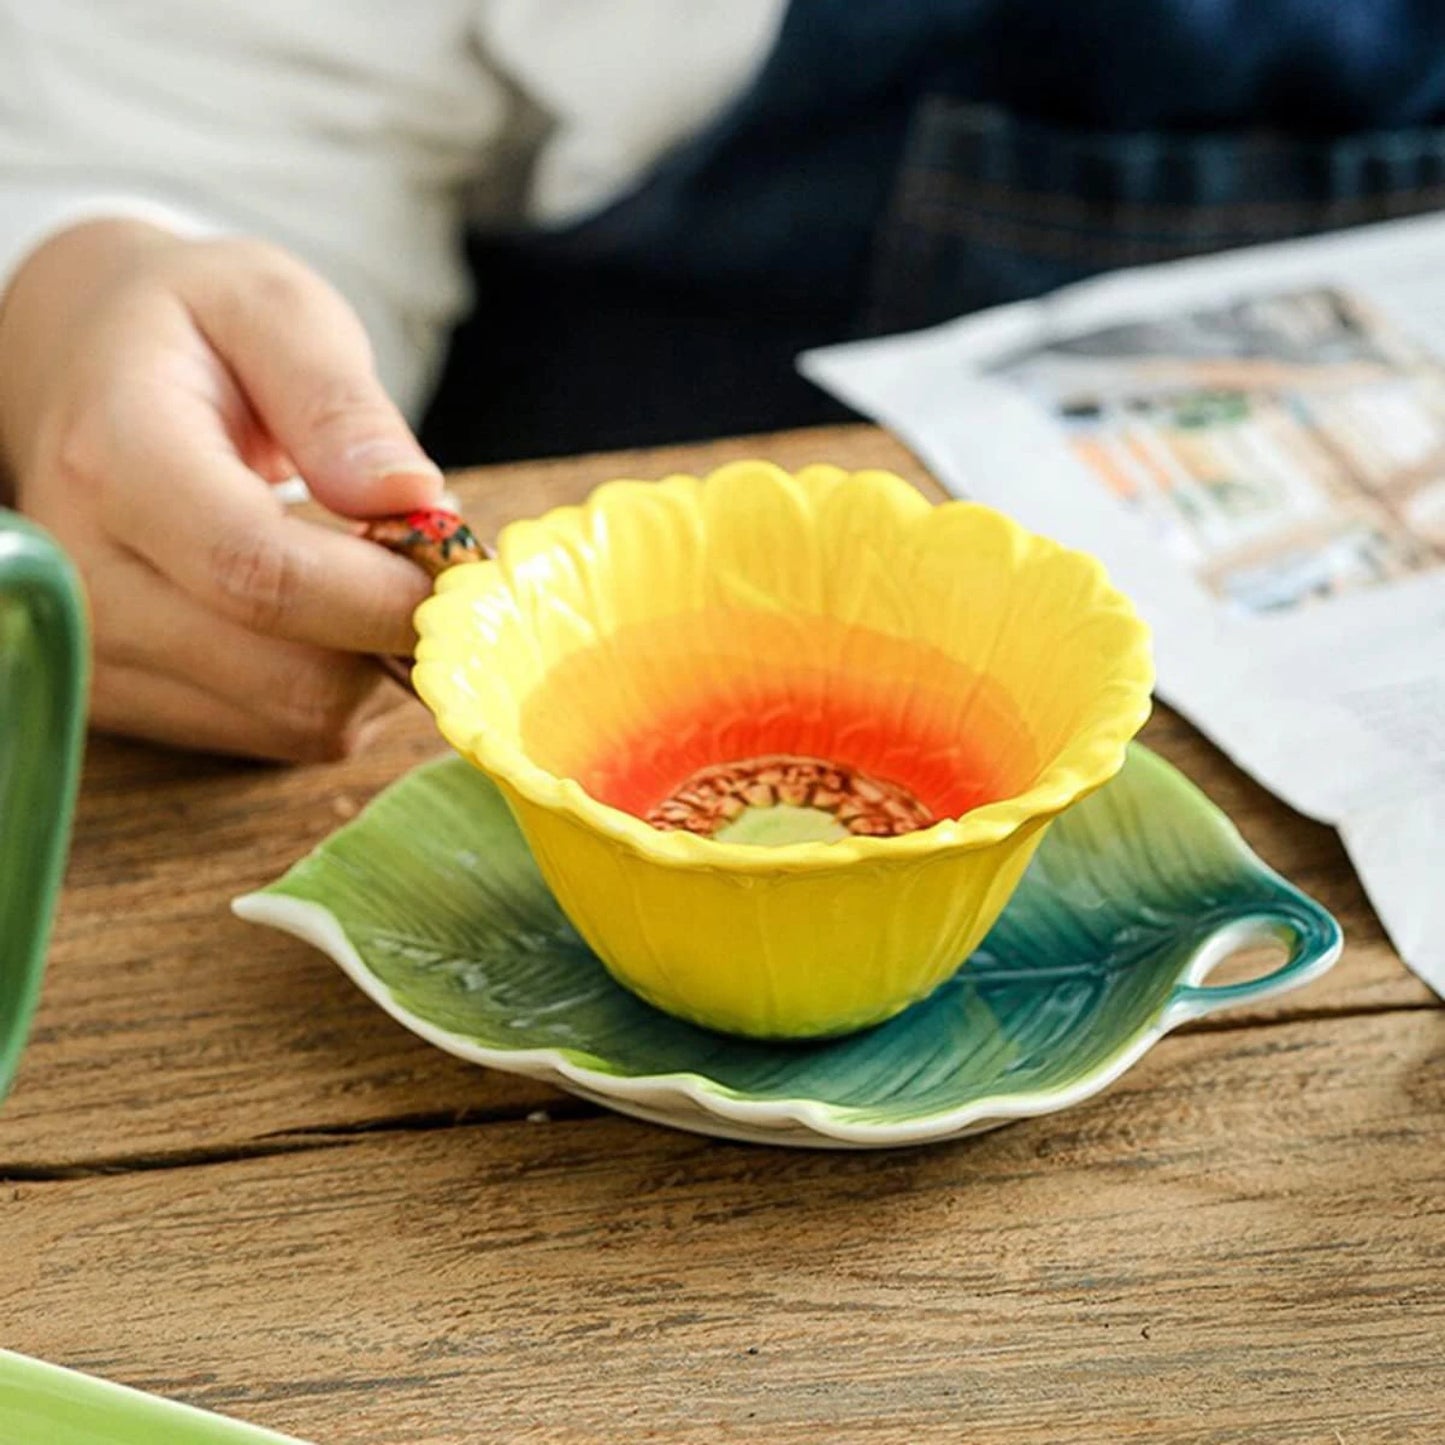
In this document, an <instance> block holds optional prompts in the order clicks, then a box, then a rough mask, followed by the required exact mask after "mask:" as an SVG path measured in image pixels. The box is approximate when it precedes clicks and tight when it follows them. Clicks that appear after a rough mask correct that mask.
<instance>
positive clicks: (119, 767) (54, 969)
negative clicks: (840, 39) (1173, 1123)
mask: <svg viewBox="0 0 1445 1445" xmlns="http://www.w3.org/2000/svg"><path fill="white" fill-rule="evenodd" d="M745 455H766V456H770V457H772V458H774V459H776V460H778V461H779V462H780V463H782V464H784V465H789V466H797V465H801V464H803V463H805V462H809V461H814V460H835V461H839V462H842V463H844V464H846V465H850V466H887V467H890V468H892V469H894V470H897V471H899V472H901V473H903V474H904V475H906V476H909V477H910V478H911V479H913V480H914V481H916V482H918V483H919V484H920V485H925V486H926V485H927V477H926V475H925V473H924V472H923V471H922V469H921V468H920V467H919V466H918V464H917V463H916V462H915V461H914V460H913V459H912V458H911V456H910V455H909V454H908V453H907V452H906V451H905V450H904V449H903V448H902V447H901V446H899V445H898V444H897V443H896V442H893V441H892V440H890V439H889V438H888V437H886V436H885V435H883V434H882V433H880V432H877V431H875V430H873V429H871V428H867V427H856V428H841V429H827V430H823V431H818V432H803V433H789V434H785V435H782V436H774V437H767V438H754V439H746V438H745V439H741V440H734V441H730V442H726V443H716V444H710V445H706V446H695V447H684V448H675V449H670V450H663V451H655V452H640V453H628V454H622V455H614V456H604V457H589V458H580V459H569V460H563V461H557V462H548V463H532V464H526V465H521V466H512V467H501V468H495V469H492V470H490V471H485V472H478V473H473V474H470V475H469V476H467V477H466V478H463V479H460V480H459V481H458V484H457V490H458V491H459V493H460V494H461V495H462V496H463V498H464V499H465V501H466V504H467V510H468V512H469V514H470V515H471V517H472V518H473V519H474V520H475V521H476V522H477V524H478V525H479V527H480V528H482V529H483V530H484V531H488V532H490V531H492V530H494V529H495V528H496V527H497V526H498V525H500V524H501V523H503V522H504V521H506V520H509V519H510V518H512V517H515V516H519V515H523V514H526V513H531V512H536V511H538V510H541V509H543V508H545V507H547V506H550V505H553V504H556V503H559V502H563V501H571V500H575V499H576V498H578V497H580V496H581V495H583V494H584V493H585V492H586V491H587V490H589V489H590V488H591V487H592V486H594V485H596V484H597V483H599V482H601V481H603V480H605V479H607V478H609V477H614V476H619V475H634V476H641V477H656V476H661V475H664V474H666V473H667V472H669V471H676V470H691V471H702V470H706V469H708V468H710V467H712V466H714V465H717V464H719V463H720V462H722V461H724V460H726V459H728V458H730V457H737V456H745ZM1145 736H1146V739H1147V740H1148V741H1149V742H1150V743H1151V744H1152V745H1153V746H1155V747H1157V748H1158V749H1159V750H1160V751H1161V752H1162V753H1164V754H1165V755H1166V756H1167V757H1169V758H1171V759H1172V760H1173V761H1174V762H1176V763H1177V764H1178V765H1179V766H1181V767H1182V768H1183V769H1184V770H1185V772H1186V773H1188V774H1189V775H1190V776H1191V777H1192V778H1193V779H1194V780H1195V781H1196V782H1198V783H1199V784H1200V785H1201V786H1202V787H1203V788H1204V789H1205V791H1206V792H1208V793H1209V794H1210V795H1211V796H1212V797H1213V798H1214V799H1215V801H1216V802H1218V803H1219V804H1220V805H1221V806H1222V807H1224V808H1225V810H1226V811H1227V812H1228V813H1229V814H1230V815H1231V816H1232V817H1233V818H1234V819H1235V820H1236V822H1237V823H1238V824H1239V826H1240V827H1241V829H1242V830H1243V832H1244V834H1245V836H1246V837H1247V838H1248V839H1249V840H1250V842H1251V843H1252V844H1253V845H1254V846H1255V847H1256V848H1257V849H1258V851H1259V852H1260V853H1261V854H1262V855H1263V856H1264V858H1265V859H1266V860H1267V861H1268V862H1270V863H1271V864H1273V865H1274V866H1275V867H1277V868H1279V869H1280V870H1281V871H1282V872H1284V873H1286V874H1287V875H1289V876H1290V877H1292V878H1294V879H1295V880H1296V881H1297V882H1298V883H1300V884H1301V886H1303V887H1305V888H1306V889H1308V890H1309V891H1310V892H1312V893H1313V894H1315V896H1317V897H1318V898H1320V900H1321V901H1322V902H1324V903H1325V904H1326V905H1327V906H1328V907H1330V908H1331V909H1332V910H1333V911H1334V912H1335V913H1336V914H1337V915H1338V916H1339V917H1340V918H1341V920H1342V921H1343V922H1344V924H1345V927H1346V930H1347V933H1348V935H1349V946H1348V949H1347V953H1346V956H1345V960H1344V962H1343V963H1342V964H1341V965H1340V966H1339V968H1337V969H1336V970H1335V972H1334V973H1333V974H1332V975H1331V976H1330V977H1329V978H1328V979H1326V980H1324V981H1323V982H1322V983H1320V984H1318V985H1316V986H1315V987H1313V988H1311V989H1309V990H1307V991H1305V992H1303V993H1300V994H1296V995H1292V996H1290V997H1289V998H1287V999H1284V1000H1282V1001H1280V1002H1279V1003H1277V1004H1274V1005H1270V1006H1268V1007H1267V1008H1263V1009H1261V1010H1258V1011H1256V1012H1254V1013H1252V1014H1241V1015H1232V1016H1231V1018H1232V1019H1234V1020H1235V1021H1238V1022H1241V1023H1243V1022H1249V1021H1251V1020H1260V1019H1266V1018H1290V1017H1296V1016H1299V1015H1300V1014H1302V1013H1316V1012H1320V1011H1326V1012H1328V1011H1344V1010H1354V1009H1383V1008H1399V1007H1412V1006H1417V1005H1425V1004H1427V1003H1428V1002H1429V1001H1430V995H1429V994H1428V993H1427V992H1426V990H1425V989H1424V987H1423V986H1422V985H1420V984H1419V983H1418V982H1417V981H1415V980H1414V979H1413V978H1412V977H1411V976H1410V975H1409V974H1408V973H1407V972H1406V971H1405V969H1404V968H1403V967H1402V966H1401V964H1400V962H1399V960H1398V958H1397V957H1396V956H1395V954H1394V953H1393V951H1392V950H1391V949H1390V947H1389V946H1388V944H1387V942H1386V941H1385V940H1384V938H1383V936H1382V934H1381V932H1380V928H1379V925H1378V923H1377V921H1376V919H1375V916H1374V914H1373V912H1372V911H1371V910H1370V908H1369V905H1368V903H1367V902H1366V901H1365V899H1364V896H1363V894H1362V893H1361V891H1360V888H1359V885H1358V882H1357V881H1356V879H1355V877H1354V874H1353V872H1352V871H1351V870H1350V868H1349V865H1348V863H1347V861H1346V859H1345V856H1344V853H1343V850H1342V848H1341V847H1340V844H1339V841H1338V838H1337V837H1336V835H1335V834H1334V833H1333V832H1332V831H1331V830H1329V829H1327V828H1323V827H1320V826H1319V825H1316V824H1312V823H1309V822H1308V821H1306V820H1304V819H1301V818H1299V817H1298V816H1297V815H1295V814H1294V813H1292V812H1290V810H1289V809H1287V808H1285V807H1284V806H1283V805H1282V804H1280V803H1278V802H1277V801H1276V800H1274V799H1273V798H1271V797H1270V796H1269V795H1268V794H1267V793H1265V792H1264V791H1263V790H1262V789H1260V788H1259V787H1257V786H1256V785H1255V784H1253V783H1251V782H1250V781H1249V780H1248V779H1247V778H1245V777H1244V776H1243V775H1242V774H1241V773H1239V772H1238V770H1237V769H1235V768H1233V767H1232V766H1231V765H1230V764H1229V763H1228V762H1227V761H1226V760H1225V759H1223V758H1222V757H1221V756H1220V754H1219V753H1218V752H1217V751H1215V750H1214V749H1213V748H1212V747H1210V745H1209V744H1208V743H1207V742H1205V741H1204V740H1203V739H1202V738H1201V737H1200V736H1199V735H1198V734H1197V733H1196V732H1195V731H1194V730H1193V729H1192V728H1190V727H1189V726H1188V725H1187V724H1185V723H1183V722H1182V721H1180V720H1179V719H1178V718H1177V717H1174V716H1173V715H1172V714H1170V713H1168V712H1167V711H1163V710H1161V712H1160V713H1159V715H1158V716H1157V717H1156V718H1155V719H1154V720H1153V721H1152V722H1151V723H1150V725H1149V729H1148V731H1147V733H1146V735H1145ZM440 746H441V745H440V743H439V741H438V740H437V738H436V736H435V733H434V732H433V729H432V727H431V724H430V721H429V719H428V718H427V717H426V715H425V714H424V713H423V712H422V711H421V709H419V708H418V709H416V710H414V711H412V712H409V713H407V714H405V715H403V716H401V717H399V718H398V720H397V722H396V723H395V724H394V725H393V726H392V728H391V730H390V732H389V733H388V735H387V736H386V737H385V738H384V739H383V741H382V742H381V743H380V744H379V745H378V746H377V747H376V748H375V749H374V750H373V751H371V752H370V753H368V754H367V755H366V756H364V757H361V758H358V759H355V760H353V761H350V762H347V763H343V764H338V765H334V766H328V767H316V768H307V769H296V770H290V771H288V770H283V769H275V768H263V767H253V766H247V765H242V764H236V763H227V762H219V761H215V760H211V759H200V758H187V757H182V756H180V755H177V754H169V753H164V752H160V751H158V750H154V749H147V748H143V747H138V746H134V745H129V744H122V743H117V742H114V741H110V740H105V739H98V740H96V741H95V742H94V744H93V746H92V749H91V754H90V758H89V763H88V766H87V770H86V777H85V783H84V788H83V793H82V798H81V805H80V812H79V818H78V822H77V827H76V836H75V845H74V852H73V859H72V864H71V869H70V874H69V882H68V887H67V890H66V895H65V899H64V903H63V907H62V911H61V915H60V920H59V925H58V929H57V933H56V941H55V946H54V949H53V954H52V959H51V964H50V970H49V976H48V979H47V982H46V986H45V991H44V995H43V999H42V1004H41V1008H40V1012H39V1015H38V1018H37V1022H36V1028H35V1031H34V1034H33V1036H32V1039H31V1043H30V1046H29V1048H28V1050H27V1053H26V1057H25V1059H24V1062H23V1064H22V1067H21V1072H20V1076H19V1080H18V1082H17V1086H16V1090H15V1093H14V1095H13V1096H12V1098H11V1099H10V1100H9V1102H8V1103H7V1104H6V1105H5V1107H4V1109H3V1110H0V1174H3V1172H4V1169H5V1168H6V1167H7V1166H9V1167H11V1168H12V1169H13V1168H19V1167H24V1168H27V1169H29V1170H31V1171H32V1172H33V1171H34V1170H35V1169H36V1168H37V1167H41V1166H44V1167H57V1168H65V1167H69V1166H84V1167H90V1166H93V1165H95V1164H96V1163H99V1162H104V1161H112V1162H115V1163H121V1162H124V1161H126V1160H130V1161H136V1160H141V1161H151V1162H154V1161H156V1160H158V1159H164V1158H167V1157H171V1158H195V1157H210V1156H212V1155H215V1154H217V1153H224V1152H225V1151H228V1150H236V1149H247V1148H257V1147H262V1148H264V1147H269V1143H268V1141H272V1140H274V1139H275V1138H276V1137H277V1136H281V1137H285V1138H291V1137H293V1136H296V1135H305V1134H309V1133H313V1132H315V1131H317V1130H338V1129H354V1128H364V1127H372V1126H375V1125H378V1124H385V1123H386V1122H388V1121H395V1120H403V1119H409V1120H411V1121H413V1122H414V1123H418V1124H420V1123H423V1122H425V1121H427V1120H431V1119H444V1118H449V1117H454V1116H458V1115H464V1116H469V1117H519V1116H523V1115H525V1114H526V1113H527V1112H528V1111H529V1110H531V1109H533V1108H536V1107H539V1106H541V1105H542V1104H544V1103H547V1102H549V1101H550V1100H552V1099H553V1097H554V1096H552V1095H551V1094H550V1093H549V1092H548V1091H546V1090H544V1089H541V1088H539V1087H538V1086H536V1085H532V1084H527V1083H524V1082H520V1081H516V1080H511V1079H508V1078H506V1077H504V1076H501V1075H493V1074H486V1073H483V1072H481V1071H477V1070H473V1069H471V1068H468V1067H466V1066H464V1065H462V1064H459V1063H457V1062H455V1061H453V1060H451V1059H449V1058H447V1057H445V1056H444V1055H441V1054H440V1053H437V1052H436V1051H435V1050H432V1049H430V1048H429V1047H427V1046H426V1045H424V1044H421V1043H419V1042H417V1041H415V1040H413V1039H412V1038H411V1037H410V1036H409V1035H408V1034H406V1033H405V1032H404V1031H403V1030H401V1029H400V1028H399V1027H398V1026H396V1025H395V1024H393V1023H391V1022H390V1021H389V1020H388V1019H386V1018H385V1017H383V1016H382V1015H381V1014H380V1013H379V1011H377V1010H376V1009H374V1008H373V1007H372V1006H371V1005H369V1004H368V1003H367V1002H366V1001H365V1000H364V999H362V998H361V997H360V995H359V994H357V993H356V991H355V990H354V989H353V988H352V987H351V985H350V984H349V983H347V982H346V980H345V979H343V978H342V977H341V976H340V974H339V973H338V972H337V971H336V970H335V969H334V968H333V967H332V966H331V965H330V964H329V963H328V962H327V961H326V960H325V959H323V958H322V957H321V956H320V955H318V954H315V953H313V952H312V951H310V950H308V949H307V948H305V947H304V946H302V945H300V944H298V943H295V942H292V941H289V940H286V939H283V938H281V937H279V936H276V935H273V934H270V933H268V932H265V931H263V930H259V929H255V928H251V927H247V926H245V925H242V924H240V923H238V922H236V921H235V920H233V919H232V918H231V917H230V915H229V912H228V910H227V904H228V902H229V900H230V898H231V897H233V896H234V895H235V894H237V893H241V892H245V891H247V890H249V889H252V888H255V887H257V886H259V885H260V884H262V883H264V882H266V881H267V880H269V879H270V878H272V877H273V876H275V875H276V874H277V873H279V872H280V871H281V870H282V869H284V867H285V866H286V865H288V864H289V863H290V862H291V861H293V860H294V859H295V858H296V857H298V856H300V855H301V854H302V853H304V852H305V851H306V850H307V849H309V848H310V847H311V846H313V845H314V844H315V843H316V842H317V841H319V840H320V839H321V838H322V837H323V836H324V835H325V834H326V833H327V832H328V831H329V830H330V829H331V828H333V827H335V826H336V825H337V823H338V822H339V821H341V819H342V817H343V816H345V815H348V814H350V813H351V812H353V811H354V810H355V809H356V808H357V807H359V806H360V805H361V804H362V803H364V802H365V801H366V799H368V798H369V797H371V796H372V795H373V794H374V793H375V792H376V791H378V790H379V789H380V788H381V787H382V786H384V785H385V784H386V783H387V782H388V781H390V780H391V779H392V778H394V777H396V776H398V775H399V774H400V773H402V772H403V771H405V769H407V768H408V767H410V766H412V765H413V764H414V763H415V762H417V761H420V760H421V759H423V758H425V757H428V756H431V755H433V754H434V753H436V752H437V751H438V750H439V748H440ZM1163 1047H1165V1048H1170V1047H1172V1044H1169V1043H1166V1044H1165V1045H1164V1046H1163Z"/></svg>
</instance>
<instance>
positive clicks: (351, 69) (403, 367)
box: [0, 0, 513, 415]
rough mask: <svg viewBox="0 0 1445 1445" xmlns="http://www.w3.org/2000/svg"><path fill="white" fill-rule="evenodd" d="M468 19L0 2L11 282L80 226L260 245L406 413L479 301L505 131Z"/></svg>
mask: <svg viewBox="0 0 1445 1445" xmlns="http://www.w3.org/2000/svg"><path fill="white" fill-rule="evenodd" d="M474 3H475V0H428V3H427V4H424V5H416V6H403V5H395V4H392V3H390V0H307V3H306V4H304V5H297V4H295V3H293V0H249V3H248V4H246V5H226V6H212V5H199V4H195V3H194V0H128V3H126V4H124V5H96V4H94V3H93V0H4V3H3V4H0V278H4V277H8V276H10V275H11V274H13V271H14V268H15V267H16V266H17V265H18V264H19V263H20V262H21V261H22V260H23V258H24V256H25V255H26V254H28V253H29V252H30V251H31V250H32V249H33V248H34V247H35V245H36V244H38V243H39V242H40V241H42V240H43V239H44V238H45V237H46V236H48V235H52V234H54V232H55V231H56V230H57V229H58V228H61V227H63V226H65V225H67V224H72V223H74V222H75V221H77V220H80V219H83V218H89V217H95V216H100V215H138V216H145V217H148V218H150V219H154V220H159V221H160V222H161V223H162V224H165V225H168V226H171V227H172V228H174V229H176V230H178V231H181V232H182V233H189V234H196V233H205V232H232V233H242V234H249V235H257V236H262V237H265V238H267V239H269V240H272V241H274V242H276V243H277V244H279V245H282V246H284V247H286V248H287V249H288V250H290V251H291V252H293V254H295V255H297V256H299V257H300V258H301V259H302V260H304V261H306V262H307V263H308V264H310V265H312V266H313V267H315V268H316V269H317V270H318V271H319V272H320V273H321V274H322V275H324V276H325V277H327V279H328V280H330V281H331V282H332V284H334V285H335V286H336V287H337V288H338V289H339V290H340V291H341V292H342V293H343V295H345V296H346V297H347V299H348V300H349V301H350V302H351V304H352V305H353V307H355V309H356V310H357V312H358V314H359V315H360V316H361V319H362V321H363V323H364V324H365V326H366V328H367V331H368V332H369V334H370V335H371V338H372V343H373V345H374V347H375V350H376V355H377V365H378V370H379V371H380V373H381V376H382V379H383V381H384V383H385V384H386V385H387V387H388V388H389V389H390V390H391V392H392V394H393V395H394V396H395V397H396V399H397V400H398V402H400V403H401V405H402V406H403V408H404V409H406V410H407V411H408V412H410V413H412V414H413V415H414V414H415V413H416V412H417V411H418V410H419V409H420V406H421V405H422V403H423V402H424V400H425V395H426V392H427V389H428V386H429V383H430V380H431V377H432V374H433V372H434V369H435V367H436V365H437V363H438V361H439V358H440V355H441V351H442V347H443V345H444V343H445V339H446V334H447V330H448V328H449V327H450V326H451V324H453V323H454V322H455V320H456V319H457V317H458V316H459V314H460V313H461V311H462V310H463V309H464V307H465V305H466V302H467V299H468V288H467V277H466V272H465V268H464V266H463V263H462V254H461V231H462V225H463V198H464V196H465V195H466V193H467V191H468V188H469V187H470V186H472V185H473V184H475V183H476V181H477V179H478V176H479V174H480V173H481V172H482V170H483V169H484V166H485V162H486V159H487V156H488V154H489V153H490V150H491V149H492V148H494V147H495V145H496V144H497V141H498V137H499V136H501V135H502V134H503V132H504V131H505V129H506V127H507V126H508V124H509V122H510V118H511V112H512V106H513V98H512V94H511V92H510V90H509V89H508V87H507V86H505V85H504V84H503V83H502V82H501V81H500V80H499V79H498V78H497V77H496V76H495V74H494V73H492V71H491V70H490V69H489V68H488V66H487V65H486V63H485V62H484V59H483V57H482V56H481V54H480V52H479V49H478V47H477V46H476V44H475V41H474V38H473V36H472V34H471V27H472V19H473V13H474V12H473V5H474Z"/></svg>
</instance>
